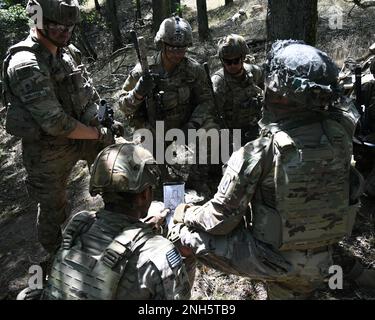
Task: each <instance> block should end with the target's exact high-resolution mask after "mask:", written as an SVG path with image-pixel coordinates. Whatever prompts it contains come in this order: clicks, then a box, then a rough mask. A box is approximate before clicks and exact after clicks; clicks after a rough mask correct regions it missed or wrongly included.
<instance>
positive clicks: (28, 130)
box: [3, 0, 114, 253]
mask: <svg viewBox="0 0 375 320" xmlns="http://www.w3.org/2000/svg"><path fill="white" fill-rule="evenodd" d="M36 8H38V10H37V12H41V11H40V9H42V10H43V11H42V12H43V21H42V22H43V23H42V29H39V27H40V26H39V25H38V23H40V20H39V21H37V24H36V26H35V27H32V28H31V30H30V35H29V37H28V38H27V39H26V40H24V41H22V42H20V43H18V44H16V45H14V46H13V47H11V48H10V49H9V51H8V55H7V57H6V58H5V60H4V64H3V79H4V82H5V92H4V100H5V101H4V104H5V105H6V106H7V118H6V130H7V132H8V133H10V134H13V135H15V136H18V137H21V138H22V152H23V163H24V166H25V168H26V172H27V181H26V185H27V190H28V193H29V195H30V196H31V197H33V198H34V199H35V200H36V201H37V202H38V218H37V229H38V239H39V241H40V242H41V244H42V245H43V247H44V249H45V250H46V251H47V252H49V253H52V252H53V251H54V250H55V249H56V247H57V245H58V244H59V243H60V241H61V227H60V226H61V225H62V224H63V223H64V222H65V220H66V218H67V217H68V216H69V211H68V205H67V198H66V185H67V181H68V177H69V174H70V172H71V171H72V168H73V167H74V165H75V164H76V163H77V162H78V160H80V159H82V160H87V161H88V163H89V164H91V163H92V162H93V161H94V159H95V157H96V155H97V154H98V152H99V151H100V150H101V149H102V148H103V147H105V146H106V145H108V144H111V143H113V142H114V140H113V135H112V133H111V132H110V131H109V130H107V128H103V127H100V126H99V125H98V123H97V122H96V123H94V122H95V121H93V120H94V118H95V115H96V112H97V108H98V105H97V104H96V102H98V99H99V96H98V94H97V92H96V90H95V88H94V87H93V85H92V80H91V79H90V77H89V75H88V73H87V72H86V70H85V67H84V66H83V65H82V64H81V59H80V52H79V51H78V49H76V48H75V47H74V46H73V45H69V41H70V38H71V36H72V32H73V30H74V27H75V24H76V23H78V22H79V21H80V11H79V6H78V2H77V1H76V0H39V1H38V2H36V1H34V0H30V1H29V2H28V4H27V11H28V12H34V11H35V10H36ZM39 18H40V19H41V18H42V17H38V18H37V19H39Z"/></svg>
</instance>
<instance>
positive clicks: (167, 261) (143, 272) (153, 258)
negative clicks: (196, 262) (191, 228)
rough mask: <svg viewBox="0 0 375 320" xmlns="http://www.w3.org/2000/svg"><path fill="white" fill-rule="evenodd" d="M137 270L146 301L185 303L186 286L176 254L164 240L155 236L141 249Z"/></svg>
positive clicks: (186, 295)
mask: <svg viewBox="0 0 375 320" xmlns="http://www.w3.org/2000/svg"><path fill="white" fill-rule="evenodd" d="M137 269H138V270H139V271H138V272H139V274H140V275H139V282H140V287H141V288H142V289H145V288H147V290H148V291H149V293H150V295H149V298H150V299H154V300H186V299H189V298H190V284H189V280H188V275H187V272H186V268H185V265H184V263H183V261H182V258H181V255H180V253H179V251H178V250H177V249H176V248H175V246H174V245H173V244H172V243H171V242H170V241H169V240H167V239H165V238H163V237H161V236H155V237H153V238H152V239H150V240H149V241H147V242H146V244H145V245H144V247H143V248H142V252H141V254H140V258H139V261H138V265H137Z"/></svg>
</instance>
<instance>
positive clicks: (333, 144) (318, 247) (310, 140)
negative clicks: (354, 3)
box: [171, 40, 374, 299]
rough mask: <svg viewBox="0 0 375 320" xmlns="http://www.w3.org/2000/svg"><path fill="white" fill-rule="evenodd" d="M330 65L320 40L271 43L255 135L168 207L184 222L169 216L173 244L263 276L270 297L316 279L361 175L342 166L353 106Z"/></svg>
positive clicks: (345, 223)
mask: <svg viewBox="0 0 375 320" xmlns="http://www.w3.org/2000/svg"><path fill="white" fill-rule="evenodd" d="M337 75H338V68H337V67H336V66H335V64H334V63H333V61H332V60H331V59H330V58H329V57H328V56H327V55H326V54H325V53H323V52H321V51H320V50H317V49H315V48H314V47H311V46H308V45H305V44H303V42H299V41H293V40H288V41H277V42H276V43H274V44H273V46H272V49H271V51H270V53H269V72H268V75H267V77H266V82H265V87H266V89H265V90H266V93H265V107H264V108H265V109H264V113H263V117H262V119H261V121H260V125H261V128H262V131H261V137H260V138H259V139H257V140H254V141H252V142H249V143H248V144H246V145H245V146H244V147H242V148H241V149H239V150H238V151H236V152H234V153H233V154H232V156H231V158H230V160H229V161H228V163H227V165H226V170H225V172H224V175H223V178H222V180H221V183H220V185H219V187H218V191H217V193H216V194H215V196H214V198H213V199H212V200H210V201H208V202H207V203H206V204H204V205H203V206H192V207H189V206H188V205H186V204H183V205H180V206H179V207H177V208H176V211H175V216H174V220H175V221H176V222H183V223H185V225H186V226H188V227H190V228H186V227H182V228H181V225H179V224H177V225H176V226H175V228H181V229H180V230H179V234H180V241H181V244H182V245H184V246H189V247H191V248H192V249H193V251H194V252H195V254H196V255H197V257H198V258H199V259H201V260H202V261H204V263H207V264H209V265H211V266H213V267H215V268H218V269H219V270H222V271H224V272H228V273H235V274H240V275H244V276H249V277H251V278H258V279H261V280H266V281H267V287H268V297H269V298H270V299H306V298H309V297H312V295H313V294H314V291H315V290H316V289H318V288H321V287H323V286H326V285H327V282H326V280H327V279H328V277H329V276H330V275H329V268H330V266H332V265H333V259H332V245H333V244H336V243H338V242H339V241H341V240H342V239H343V237H345V236H347V235H349V234H350V233H351V231H352V227H353V224H354V220H355V216H356V211H357V208H358V199H359V196H360V194H361V181H362V180H361V178H360V175H359V173H358V172H357V171H356V170H355V169H354V168H353V167H351V155H352V137H353V134H354V129H355V125H356V122H357V120H358V118H359V115H358V112H357V111H356V109H355V106H354V105H353V104H352V103H350V102H349V104H348V103H346V104H345V105H344V104H342V103H336V101H337V98H338V97H339V93H340V92H339V90H338V86H337ZM328 106H329V108H328V109H327V108H326V107H328ZM249 210H251V215H248V211H249ZM172 230H173V229H172ZM199 230H204V232H200V231H199ZM174 233H176V232H171V234H172V235H173V234H174ZM283 259H284V261H283ZM285 262H286V263H289V266H290V267H289V268H288V267H287V266H288V264H285ZM264 264H265V265H264ZM283 265H284V270H285V272H283V271H282V269H283ZM353 269H355V270H354V271H355V272H354V273H353V272H351V274H350V275H351V277H352V279H353V278H354V279H355V281H356V282H357V283H361V284H363V283H367V285H370V286H371V285H372V286H373V285H374V280H371V276H372V277H373V272H374V271H372V270H371V271H369V270H366V272H364V271H363V267H362V268H360V267H358V266H356V267H354V268H353ZM373 278H374V277H373ZM371 281H372V282H371Z"/></svg>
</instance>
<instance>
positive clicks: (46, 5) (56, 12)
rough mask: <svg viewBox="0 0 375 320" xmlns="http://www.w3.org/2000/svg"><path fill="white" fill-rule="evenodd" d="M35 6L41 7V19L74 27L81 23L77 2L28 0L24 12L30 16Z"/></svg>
mask: <svg viewBox="0 0 375 320" xmlns="http://www.w3.org/2000/svg"><path fill="white" fill-rule="evenodd" d="M35 6H39V7H41V8H42V10H43V19H47V20H48V21H51V22H55V23H58V24H63V25H74V24H77V23H79V22H80V21H81V14H80V11H79V4H78V1H77V0H28V2H27V5H26V12H27V13H28V14H29V15H30V16H31V15H33V14H34V13H35V10H36V9H35V8H36V7H35ZM44 23H45V22H44Z"/></svg>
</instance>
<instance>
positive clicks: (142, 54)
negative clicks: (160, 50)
mask: <svg viewBox="0 0 375 320" xmlns="http://www.w3.org/2000/svg"><path fill="white" fill-rule="evenodd" d="M130 35H131V38H132V41H133V44H134V48H135V51H136V52H137V57H138V61H139V63H140V65H141V69H142V73H143V74H144V75H148V74H149V73H150V71H149V68H148V62H147V51H146V40H145V38H143V37H137V33H136V32H135V31H134V30H132V31H130Z"/></svg>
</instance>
